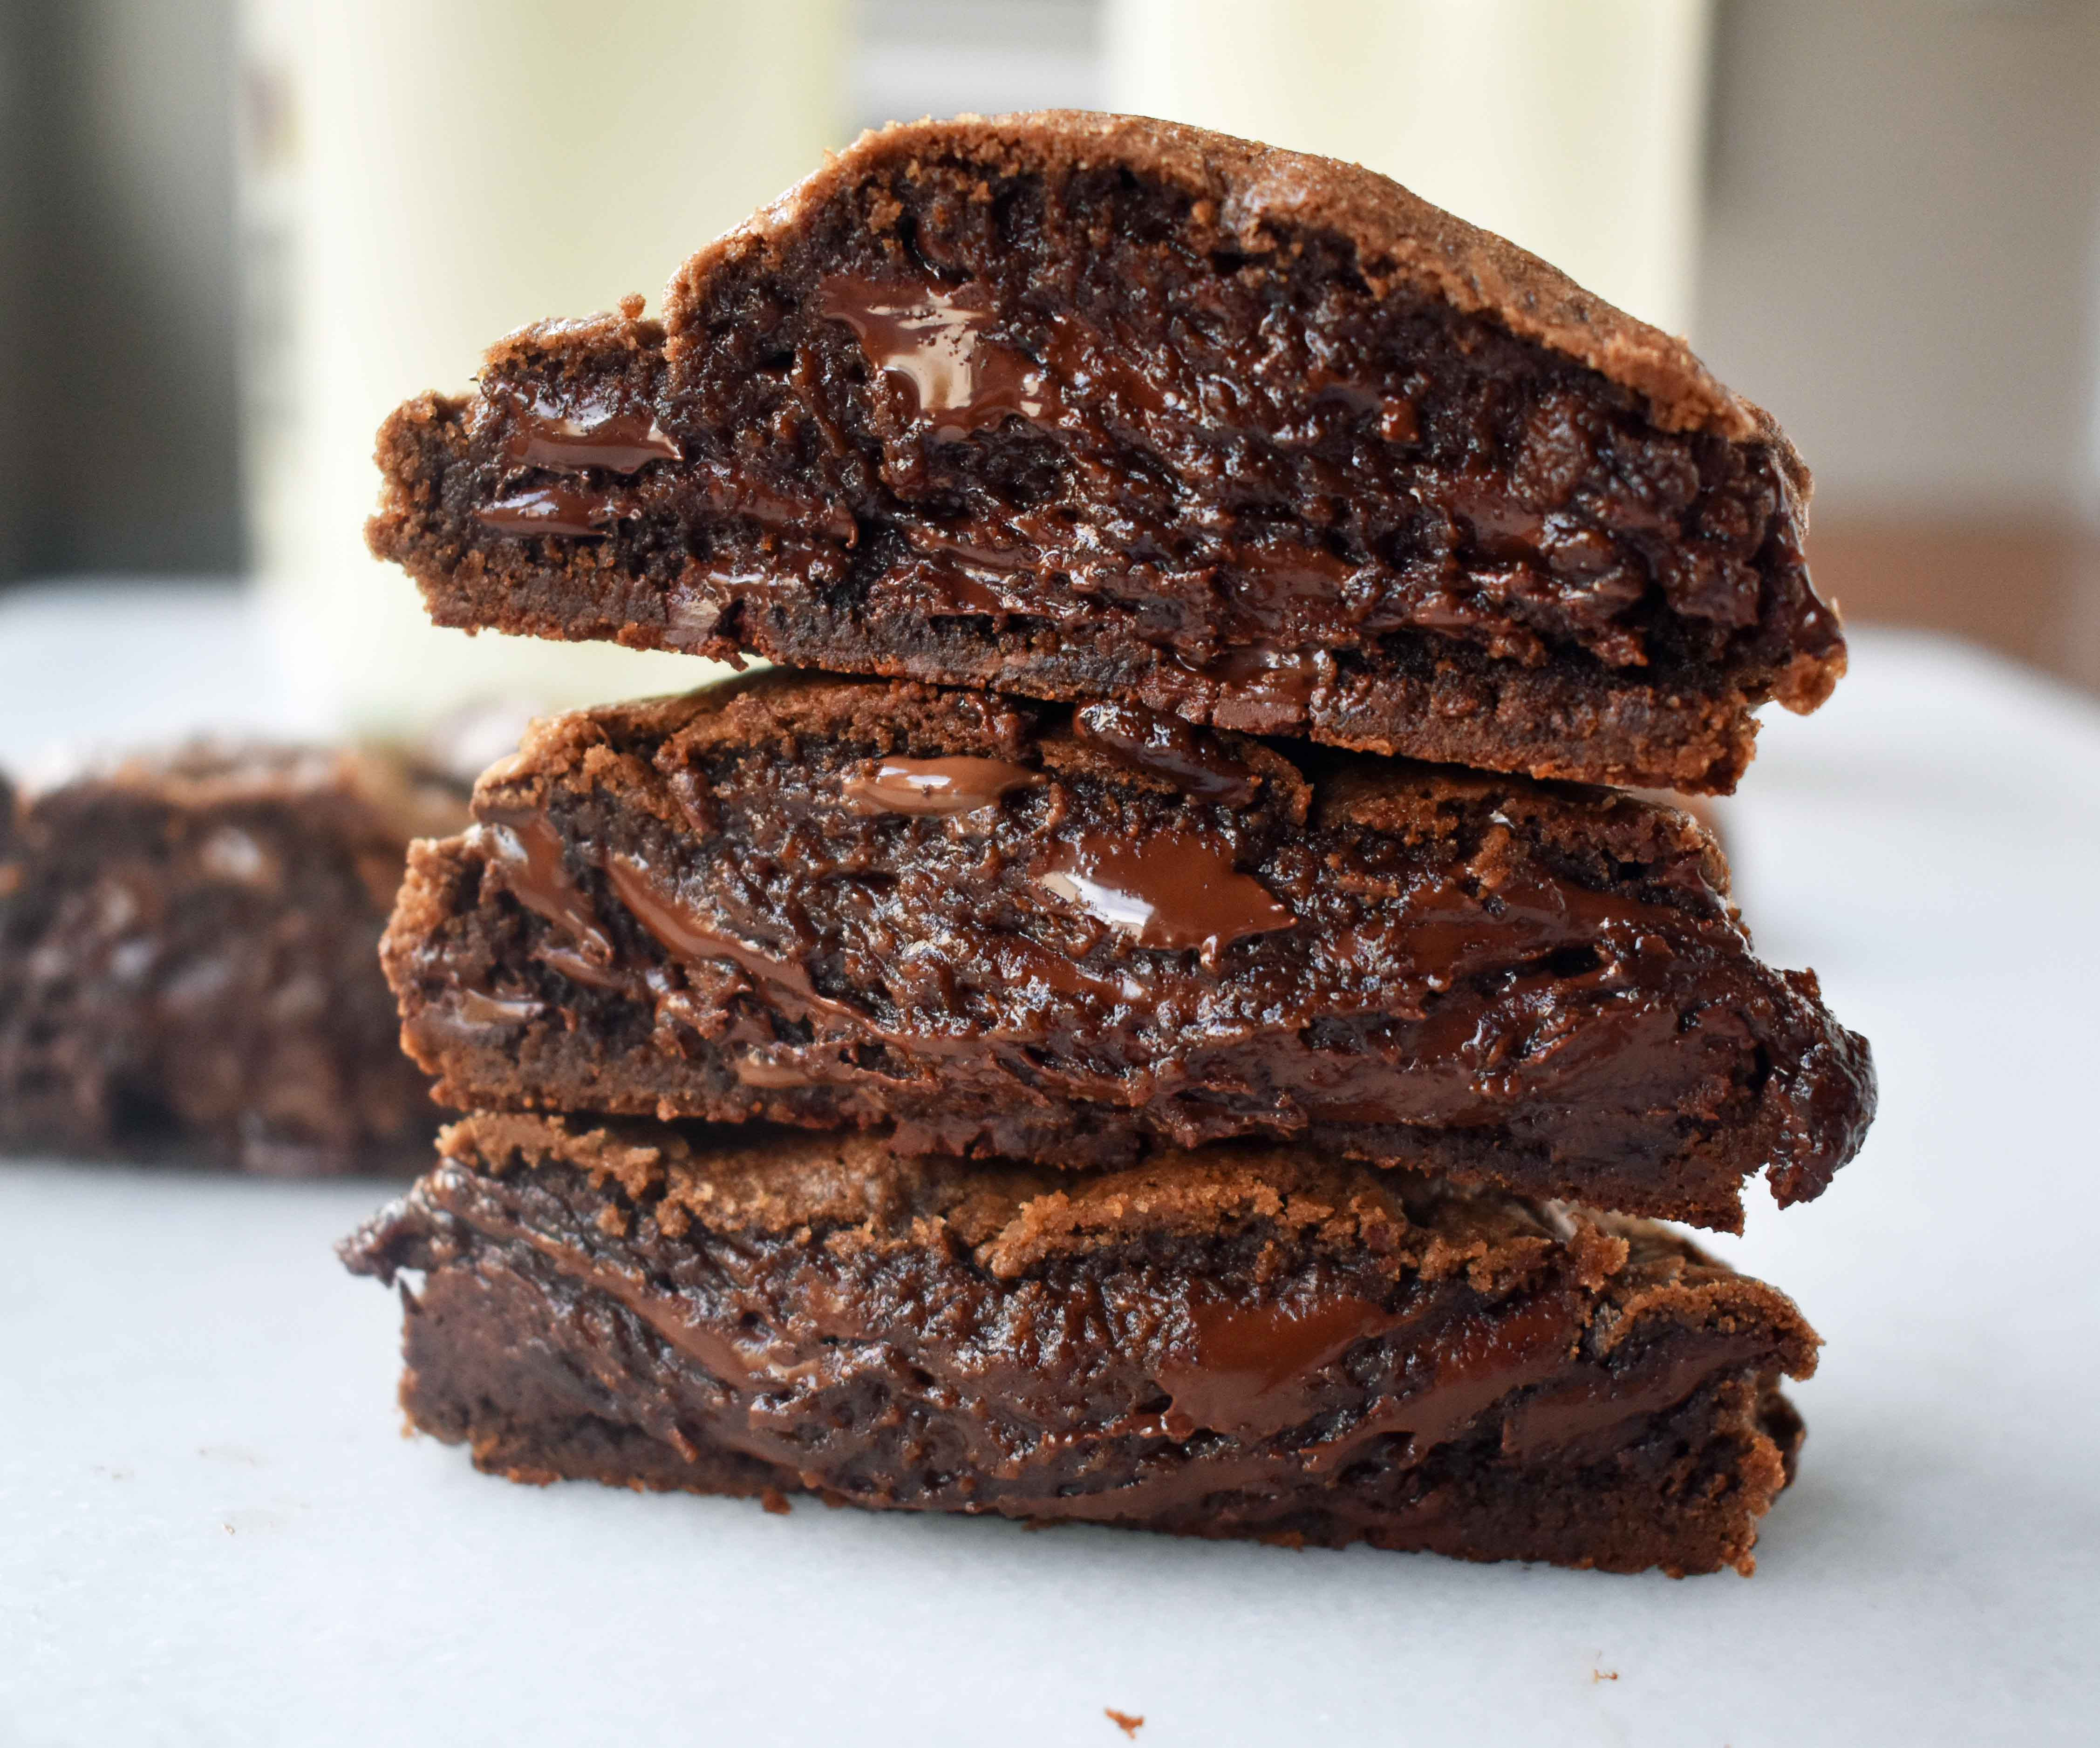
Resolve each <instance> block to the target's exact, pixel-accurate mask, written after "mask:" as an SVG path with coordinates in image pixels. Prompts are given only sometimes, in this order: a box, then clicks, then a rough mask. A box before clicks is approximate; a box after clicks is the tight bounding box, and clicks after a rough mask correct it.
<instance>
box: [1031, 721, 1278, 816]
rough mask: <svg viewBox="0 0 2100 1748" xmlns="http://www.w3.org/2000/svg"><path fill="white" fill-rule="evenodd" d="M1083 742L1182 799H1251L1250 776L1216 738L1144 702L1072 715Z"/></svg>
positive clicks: (1232, 803)
mask: <svg viewBox="0 0 2100 1748" xmlns="http://www.w3.org/2000/svg"><path fill="white" fill-rule="evenodd" d="M1072 720H1073V725H1074V727H1075V728H1076V729H1078V730H1079V738H1081V739H1082V740H1084V741H1088V742H1092V744H1093V745H1095V746H1098V747H1100V748H1101V751H1103V752H1105V753H1106V754H1107V755H1109V756H1110V758H1111V759H1113V760H1115V761H1116V763H1117V764H1120V765H1122V766H1123V767H1124V768H1126V769H1127V770H1132V771H1142V772H1144V773H1147V774H1148V775H1150V776H1153V777H1165V778H1166V779H1167V782H1171V783H1172V784H1173V785H1174V786H1175V787H1176V788H1177V789H1179V790H1180V791H1181V792H1182V793H1183V794H1184V795H1193V796H1194V797H1195V798H1196V799H1198V800H1200V801H1216V802H1220V803H1222V804H1224V806H1226V807H1229V808H1237V807H1244V806H1246V804H1247V803H1248V802H1250V801H1251V800H1253V799H1254V797H1255V790H1256V789H1257V788H1258V786H1259V785H1258V783H1257V782H1256V780H1255V774H1254V773H1253V772H1252V771H1251V770H1250V769H1249V768H1247V767H1246V765H1244V764H1241V763H1240V761H1239V760H1237V759H1235V758H1233V755H1231V754H1230V753H1229V752H1227V751H1225V749H1224V743H1223V742H1221V741H1220V740H1219V738H1217V736H1215V734H1211V733H1206V732H1205V731H1204V730H1203V729H1199V728H1197V727H1196V726H1195V725H1194V724H1191V723H1187V722H1184V721H1183V720H1181V719H1180V717H1179V716H1168V715H1162V714H1161V713H1160V712H1159V711H1156V710H1147V709H1146V708H1145V707H1144V706H1143V705H1142V704H1089V705H1087V706H1086V707H1084V708H1083V709H1082V710H1080V711H1078V712H1077V713H1076V714H1075V715H1074V717H1073V719H1072Z"/></svg>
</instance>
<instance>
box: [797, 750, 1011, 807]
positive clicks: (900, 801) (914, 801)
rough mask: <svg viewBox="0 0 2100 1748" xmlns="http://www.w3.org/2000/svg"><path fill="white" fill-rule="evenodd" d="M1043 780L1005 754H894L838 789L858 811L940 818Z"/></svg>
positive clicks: (996, 800) (992, 802) (989, 804)
mask: <svg viewBox="0 0 2100 1748" xmlns="http://www.w3.org/2000/svg"><path fill="white" fill-rule="evenodd" d="M1042 781H1043V774H1042V773H1040V772H1039V771H1031V770H1030V769H1029V768H1028V767H1027V766H1026V765H1020V764H1011V763H1009V762H1008V760H1004V759H970V758H951V759H903V758H892V759H884V760H878V761H877V763H876V766H875V768H874V769H873V770H871V771H867V772H862V773H860V774H858V775H857V776H854V777H848V778H847V779H846V780H845V782H843V783H841V784H840V786H839V788H840V793H841V794H842V795H845V798H846V799H847V800H848V801H849V803H851V804H852V805H853V808H854V811H855V812H860V813H904V814H909V815H912V816H914V817H920V816H929V815H930V816H933V817H941V816H944V815H947V814H953V813H976V812H981V811H982V809H984V808H991V807H997V806H998V805H999V803H1000V801H1002V800H1003V799H1005V797H1006V796H1008V795H1011V794H1012V792H1013V791H1014V790H1017V789H1028V788H1033V787H1035V786H1037V785H1038V784H1039V783H1041V782H1042Z"/></svg>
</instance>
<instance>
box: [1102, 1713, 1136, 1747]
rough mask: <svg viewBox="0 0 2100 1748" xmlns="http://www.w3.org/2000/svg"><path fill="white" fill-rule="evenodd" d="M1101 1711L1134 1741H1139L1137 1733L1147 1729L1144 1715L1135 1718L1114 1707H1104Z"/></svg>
mask: <svg viewBox="0 0 2100 1748" xmlns="http://www.w3.org/2000/svg"><path fill="white" fill-rule="evenodd" d="M1101 1710H1102V1711H1104V1712H1105V1713H1107V1715H1108V1720H1109V1722H1110V1723H1111V1724H1114V1726H1115V1727H1116V1728H1118V1729H1119V1730H1121V1731H1122V1732H1123V1734H1124V1735H1126V1736H1127V1737H1130V1739H1131V1740H1132V1741H1136V1740H1137V1733H1138V1732H1139V1731H1140V1730H1141V1729H1143V1728H1145V1718H1144V1715H1143V1714H1141V1713H1140V1715H1138V1716H1136V1717H1135V1718H1133V1717H1132V1715H1130V1714H1129V1713H1128V1712H1127V1711H1117V1710H1116V1709H1115V1707H1114V1706H1102V1707H1101Z"/></svg>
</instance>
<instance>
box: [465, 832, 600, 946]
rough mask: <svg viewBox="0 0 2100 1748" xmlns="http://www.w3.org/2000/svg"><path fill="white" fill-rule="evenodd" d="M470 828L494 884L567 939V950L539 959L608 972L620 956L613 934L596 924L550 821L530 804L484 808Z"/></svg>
mask: <svg viewBox="0 0 2100 1748" xmlns="http://www.w3.org/2000/svg"><path fill="white" fill-rule="evenodd" d="M474 830H475V833H476V834H477V835H478V836H479V839H480V841H481V843H482V845H483V848H484V849H485V850H486V851H487V854H488V867H489V871H490V872H491V873H492V874H493V875H494V876H495V878H496V881H497V883H498V884H500V885H501V886H502V887H504V888H505V890H506V891H508V892H510V894H511V896H513V897H514V898H515V899H516V900H518V903H519V904H521V905H523V906H524V907H525V908H526V909H527V910H530V911H533V912H535V913H536V914H538V915H540V916H542V917H545V918H546V919H547V921H548V922H551V923H552V924H553V925H554V927H556V928H557V929H558V930H559V931H561V932H562V935H563V936H566V937H567V945H566V948H565V949H561V948H558V949H550V950H548V951H544V952H543V953H541V954H540V957H541V958H543V959H545V960H546V961H547V962H549V963H555V962H556V958H555V956H556V954H557V953H561V954H562V956H563V958H567V959H571V960H573V961H575V962H578V963H580V964H582V965H584V966H589V968H590V969H591V970H592V971H594V972H596V973H598V975H601V976H602V975H603V974H605V973H606V972H607V971H609V970H610V969H611V966H613V965H614V963H615V962H616V960H617V958H618V954H617V953H616V952H615V949H614V947H613V944H612V937H611V936H609V935H607V933H606V931H604V929H602V927H599V925H598V910H597V909H596V907H595V906H594V905H593V904H592V903H591V901H590V899H589V896H588V895H586V894H585V892H584V891H583V889H582V888H581V887H580V886H578V885H577V884H576V877H575V876H574V875H572V874H571V873H570V872H569V870H568V860H567V852H566V850H565V848H564V847H563V845H562V834H561V833H560V832H559V831H558V830H556V829H555V826H554V821H552V820H550V819H549V818H548V817H547V816H546V815H545V814H544V813H542V812H537V811H536V810H534V809H532V808H488V809H486V810H484V811H483V812H482V815H481V822H480V824H479V825H478V826H476V827H475V828H474ZM557 968H558V969H561V968H565V967H563V966H558V967H557ZM571 975H574V973H573V972H571Z"/></svg>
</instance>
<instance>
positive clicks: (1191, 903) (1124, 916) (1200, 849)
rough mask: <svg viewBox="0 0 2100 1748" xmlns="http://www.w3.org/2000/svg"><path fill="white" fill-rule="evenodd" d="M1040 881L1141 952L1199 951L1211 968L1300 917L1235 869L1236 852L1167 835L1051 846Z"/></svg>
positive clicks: (1190, 836) (1180, 834)
mask: <svg viewBox="0 0 2100 1748" xmlns="http://www.w3.org/2000/svg"><path fill="white" fill-rule="evenodd" d="M1035 883H1036V884H1037V885H1039V886H1040V887H1043V890H1044V891H1045V892H1052V893H1054V894H1056V896H1058V897H1059V898H1061V899H1063V900H1065V902H1066V903H1068V904H1071V905H1077V906H1078V907H1079V909H1082V910H1083V911H1085V912H1086V913H1087V915H1089V916H1091V917H1092V918H1095V919H1096V921H1099V922H1105V923H1106V924H1107V925H1108V926H1109V927H1110V928H1112V929H1114V930H1115V931H1117V932H1118V934H1123V935H1127V936H1130V937H1131V938H1132V940H1135V941H1136V943H1137V944H1139V945H1140V946H1141V947H1164V948H1167V949H1170V950H1174V949H1186V948H1191V947H1193V948H1194V949H1196V950H1197V951H1198V952H1199V953H1201V954H1202V956H1203V958H1204V961H1205V962H1207V963H1211V962H1215V960H1216V958H1217V957H1218V954H1219V953H1220V951H1221V950H1222V949H1224V948H1226V947H1228V946H1229V945H1231V944H1232V943H1233V942H1234V941H1236V940H1244V939H1245V938H1246V936H1250V935H1264V934H1267V933H1268V932H1270V931H1273V930H1275V929H1287V928H1291V927H1295V925H1296V923H1297V921H1298V918H1296V917H1295V916H1293V915H1292V914H1291V913H1290V910H1288V909H1286V907H1285V906H1283V905H1279V904H1278V903H1277V901H1276V900H1275V899H1274V897H1273V896H1271V895H1270V893H1269V891H1268V887H1265V886H1264V885H1263V884H1262V883H1261V882H1260V881H1259V880H1257V879H1255V878H1254V877H1253V876H1252V875H1251V874H1242V873H1240V872H1239V871H1238V870H1237V869H1236V868H1234V867H1233V856H1232V852H1231V851H1229V849H1227V848H1225V847H1224V845H1223V844H1221V843H1217V842H1215V840H1214V839H1210V838H1207V837H1203V836H1200V835H1198V834H1195V833H1193V832H1186V831H1178V830H1165V831H1158V832H1154V833H1153V834H1151V835H1150V836H1149V837H1147V838H1145V839H1143V840H1142V841H1140V842H1138V843H1130V842H1127V841H1125V840H1123V839H1110V838H1105V837H1099V836H1096V835H1094V834H1085V835H1083V836H1081V837H1079V838H1077V839H1068V840H1061V841H1060V842H1058V843H1054V844H1052V846H1051V848H1050V850H1049V852H1048V854H1047V855H1046V856H1044V858H1043V865H1042V866H1041V867H1040V868H1039V869H1038V870H1036V873H1035Z"/></svg>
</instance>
